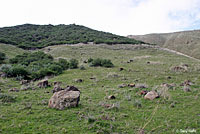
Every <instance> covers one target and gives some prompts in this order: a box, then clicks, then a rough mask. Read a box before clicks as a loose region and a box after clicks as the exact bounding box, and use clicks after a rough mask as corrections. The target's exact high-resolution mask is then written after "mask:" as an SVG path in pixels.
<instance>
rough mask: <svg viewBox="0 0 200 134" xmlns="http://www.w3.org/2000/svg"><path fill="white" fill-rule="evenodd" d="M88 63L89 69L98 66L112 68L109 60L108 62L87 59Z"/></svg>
mask: <svg viewBox="0 0 200 134" xmlns="http://www.w3.org/2000/svg"><path fill="white" fill-rule="evenodd" d="M88 62H89V63H90V66H91V67H98V66H100V67H107V68H110V67H114V65H113V63H112V62H111V60H108V59H100V58H97V59H92V58H89V59H88Z"/></svg>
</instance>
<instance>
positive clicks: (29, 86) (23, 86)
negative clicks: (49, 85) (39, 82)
mask: <svg viewBox="0 0 200 134" xmlns="http://www.w3.org/2000/svg"><path fill="white" fill-rule="evenodd" d="M20 90H22V91H27V90H36V88H35V87H33V86H31V85H28V86H25V85H22V86H21V89H20Z"/></svg>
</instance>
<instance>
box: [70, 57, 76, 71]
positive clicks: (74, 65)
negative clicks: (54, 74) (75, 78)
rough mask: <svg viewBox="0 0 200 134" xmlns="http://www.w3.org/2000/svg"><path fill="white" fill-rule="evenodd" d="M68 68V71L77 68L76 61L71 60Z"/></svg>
mask: <svg viewBox="0 0 200 134" xmlns="http://www.w3.org/2000/svg"><path fill="white" fill-rule="evenodd" d="M69 68H70V69H75V68H78V60H76V59H71V60H70V61H69Z"/></svg>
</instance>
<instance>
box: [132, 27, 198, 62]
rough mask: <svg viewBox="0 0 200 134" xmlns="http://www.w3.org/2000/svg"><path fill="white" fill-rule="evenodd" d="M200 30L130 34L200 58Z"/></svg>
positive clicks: (138, 38) (137, 38) (135, 37)
mask: <svg viewBox="0 0 200 134" xmlns="http://www.w3.org/2000/svg"><path fill="white" fill-rule="evenodd" d="M199 36H200V30H193V31H182V32H174V33H162V34H147V35H136V36H131V35H130V36H129V37H130V38H134V39H136V40H141V41H144V42H147V43H150V44H156V45H159V46H161V47H164V48H168V49H170V50H175V51H177V52H181V53H183V54H186V55H189V56H192V57H194V58H197V59H200V53H199V51H200V38H199Z"/></svg>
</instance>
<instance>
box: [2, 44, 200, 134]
mask: <svg viewBox="0 0 200 134" xmlns="http://www.w3.org/2000/svg"><path fill="white" fill-rule="evenodd" d="M49 48H50V49H49ZM43 51H45V52H47V53H48V54H51V55H52V56H53V57H54V58H57V59H58V58H60V57H62V58H65V59H71V58H76V59H79V63H80V64H81V65H82V66H84V67H85V70H80V69H71V70H67V71H65V72H64V73H63V74H61V75H59V76H56V77H54V78H50V79H49V81H50V82H54V81H60V82H62V85H61V86H62V87H66V86H67V85H74V86H76V87H78V88H79V89H80V91H81V98H80V105H79V106H78V107H77V108H71V109H66V110H63V111H59V110H55V109H50V108H48V100H49V99H50V97H51V96H52V93H51V90H52V89H53V87H48V88H46V89H45V88H42V89H36V90H27V91H20V92H9V91H8V90H9V89H10V88H12V87H17V88H18V89H20V88H21V85H19V82H17V81H13V80H10V79H2V78H0V88H1V89H2V93H3V94H7V95H9V96H12V97H16V101H15V102H12V103H0V110H1V112H0V133H6V134H13V133H36V131H37V133H46V134H51V133H53V134H61V133H69V134H78V133H81V134H111V133H119V134H124V133H126V134H136V133H138V132H139V131H140V132H142V130H143V131H144V132H145V133H151V134H172V133H177V132H180V131H181V130H195V131H196V132H197V133H199V132H200V118H199V116H200V111H199V102H200V90H199V88H200V86H199V85H200V76H199V69H200V63H197V62H196V61H194V60H191V59H189V58H187V57H183V56H179V55H176V54H173V53H169V52H166V51H160V50H156V49H152V48H141V47H136V46H135V47H134V46H132V45H116V46H109V45H84V46H66V45H63V46H51V47H48V48H44V49H43ZM90 57H91V58H94V59H95V58H99V57H100V58H107V59H110V60H111V61H112V62H113V64H114V65H115V67H114V68H102V67H89V66H88V63H85V62H84V61H85V60H87V59H88V58H90ZM130 61H131V62H130ZM183 64H187V65H188V67H187V68H186V69H185V70H183V71H173V70H172V69H171V68H173V67H174V66H180V65H183ZM119 68H124V70H122V71H120V70H119ZM75 79H82V80H83V82H80V83H77V82H76V81H75ZM185 80H190V81H191V82H192V83H193V85H191V86H190V88H191V92H184V91H183V89H182V88H183V87H181V86H180V84H181V83H182V82H184V81H185ZM36 83H37V82H36ZM36 83H35V84H36ZM129 83H133V84H136V85H145V86H147V88H146V89H141V88H136V87H124V88H119V85H121V84H129ZM162 83H168V84H175V86H174V87H172V88H169V89H166V90H164V89H162V88H161V87H160V85H161V84H162ZM153 89H157V90H158V91H164V92H163V96H161V97H160V98H157V99H155V100H153V101H150V100H145V99H144V98H143V96H141V95H140V91H141V90H147V91H150V90H153ZM109 95H114V96H116V99H113V100H108V99H107V97H108V96H109ZM0 101H1V100H0ZM105 105H111V106H112V107H110V108H109V107H106V106H105Z"/></svg>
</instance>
